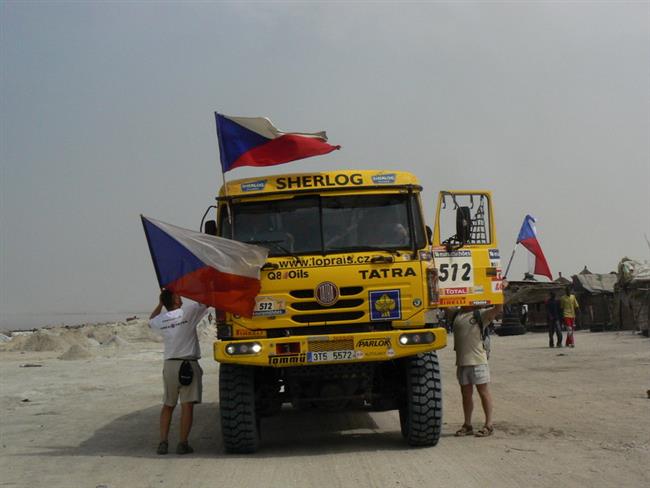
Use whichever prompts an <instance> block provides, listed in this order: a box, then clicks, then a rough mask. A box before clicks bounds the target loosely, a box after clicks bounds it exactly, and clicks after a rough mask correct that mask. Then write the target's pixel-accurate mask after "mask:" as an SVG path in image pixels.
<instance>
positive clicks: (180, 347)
mask: <svg viewBox="0 0 650 488" xmlns="http://www.w3.org/2000/svg"><path fill="white" fill-rule="evenodd" d="M163 306H164V307H165V308H166V309H167V311H166V312H162V307H163ZM206 312H207V307H206V306H205V305H201V304H200V303H193V304H191V305H186V306H183V302H182V300H181V297H180V296H178V295H177V294H176V293H173V292H172V291H170V290H162V292H161V293H160V301H159V303H158V306H157V307H156V308H155V309H154V311H153V312H152V313H151V317H149V319H150V320H149V327H151V328H152V329H153V330H154V331H156V332H158V333H160V334H162V336H163V340H164V342H165V354H164V358H165V362H164V365H163V384H164V387H165V392H164V395H163V406H162V409H161V410H160V444H159V445H158V449H157V452H158V454H167V451H168V449H169V443H168V435H169V426H170V424H171V421H172V414H173V413H174V408H175V407H176V403H178V399H179V397H180V402H181V426H180V427H181V428H180V436H179V437H180V442H179V443H178V446H177V447H176V453H177V454H190V453H192V452H194V449H192V447H191V446H190V445H189V444H188V441H187V439H188V437H189V435H190V430H191V429H192V420H193V417H194V404H195V403H201V395H202V382H201V380H202V377H203V370H202V369H201V366H199V363H198V360H199V358H200V357H201V349H200V348H199V338H198V336H197V334H196V326H197V325H198V323H199V322H200V321H201V319H202V318H203V317H204V316H205V314H206ZM184 361H188V362H189V364H190V365H191V370H192V380H191V383H189V384H188V385H181V383H180V378H179V373H180V369H181V365H182V364H183V362H184Z"/></svg>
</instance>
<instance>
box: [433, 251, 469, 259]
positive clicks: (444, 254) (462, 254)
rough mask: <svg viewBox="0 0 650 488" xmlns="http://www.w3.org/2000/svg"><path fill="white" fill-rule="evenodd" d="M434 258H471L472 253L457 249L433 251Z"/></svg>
mask: <svg viewBox="0 0 650 488" xmlns="http://www.w3.org/2000/svg"><path fill="white" fill-rule="evenodd" d="M433 257H434V258H471V257H472V251H469V250H467V249H459V250H457V251H434V252H433Z"/></svg>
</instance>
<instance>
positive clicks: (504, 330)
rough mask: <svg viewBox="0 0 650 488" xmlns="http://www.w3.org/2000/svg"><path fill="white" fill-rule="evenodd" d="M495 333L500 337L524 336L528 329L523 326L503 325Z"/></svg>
mask: <svg viewBox="0 0 650 488" xmlns="http://www.w3.org/2000/svg"><path fill="white" fill-rule="evenodd" d="M495 332H496V333H497V335H498V336H512V335H522V334H525V333H526V327H524V326H523V325H502V326H501V327H497V328H496V329H495Z"/></svg>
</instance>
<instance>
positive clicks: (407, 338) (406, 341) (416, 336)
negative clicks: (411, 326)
mask: <svg viewBox="0 0 650 488" xmlns="http://www.w3.org/2000/svg"><path fill="white" fill-rule="evenodd" d="M435 340H436V335H435V334H434V333H433V332H408V333H406V334H402V335H401V336H399V343H400V344H402V345H403V346H415V345H418V344H431V343H432V342H433V341H435Z"/></svg>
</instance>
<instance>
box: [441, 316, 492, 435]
mask: <svg viewBox="0 0 650 488" xmlns="http://www.w3.org/2000/svg"><path fill="white" fill-rule="evenodd" d="M501 310H502V306H501V305H497V306H495V307H492V308H483V309H481V308H479V307H463V308H462V310H461V311H460V312H459V313H458V315H457V316H456V318H455V319H454V322H453V327H454V350H455V351H456V367H457V369H456V376H457V377H458V383H459V384H460V392H461V395H462V397H463V414H464V417H465V422H464V423H463V426H462V427H461V428H460V429H459V430H458V431H456V436H465V435H476V436H477V437H487V436H489V435H492V432H493V430H494V427H493V425H492V395H491V394H490V389H489V385H490V368H489V366H488V355H487V351H486V350H485V347H484V345H483V330H484V329H485V328H487V327H488V324H490V322H492V321H493V320H494V319H495V318H496V316H497V315H499V314H500V313H501ZM474 385H476V390H477V391H478V394H479V397H480V398H481V405H482V406H483V412H484V413H485V425H484V426H483V427H482V428H481V429H480V430H479V431H477V432H476V434H474V430H473V427H472V412H473V410H474V400H473V398H472V395H473V393H474Z"/></svg>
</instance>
